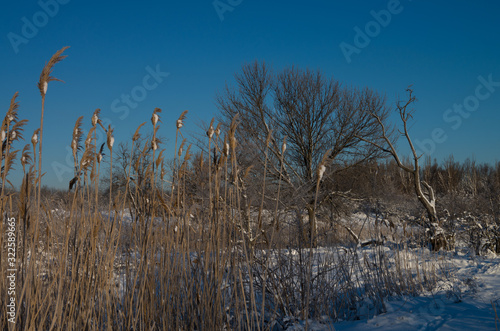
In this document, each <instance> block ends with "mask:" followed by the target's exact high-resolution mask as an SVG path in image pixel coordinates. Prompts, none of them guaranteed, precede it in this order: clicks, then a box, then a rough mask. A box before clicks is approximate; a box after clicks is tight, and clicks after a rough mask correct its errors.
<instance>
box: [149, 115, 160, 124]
mask: <svg viewBox="0 0 500 331" xmlns="http://www.w3.org/2000/svg"><path fill="white" fill-rule="evenodd" d="M159 119H160V118H159V116H158V115H157V114H156V113H153V116H151V123H153V125H156V123H158V120H159Z"/></svg>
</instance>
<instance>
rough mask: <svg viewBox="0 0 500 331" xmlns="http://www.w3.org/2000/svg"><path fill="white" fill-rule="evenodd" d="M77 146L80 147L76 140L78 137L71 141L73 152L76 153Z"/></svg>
mask: <svg viewBox="0 0 500 331" xmlns="http://www.w3.org/2000/svg"><path fill="white" fill-rule="evenodd" d="M77 148H78V142H77V141H76V139H73V140H72V141H71V149H72V150H73V154H76V150H77Z"/></svg>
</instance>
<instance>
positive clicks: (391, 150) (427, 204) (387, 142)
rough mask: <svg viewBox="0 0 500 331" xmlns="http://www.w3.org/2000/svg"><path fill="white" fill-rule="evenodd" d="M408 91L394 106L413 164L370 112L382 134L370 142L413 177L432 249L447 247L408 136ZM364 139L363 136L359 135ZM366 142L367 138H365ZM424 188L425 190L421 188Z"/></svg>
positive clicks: (410, 97)
mask: <svg viewBox="0 0 500 331" xmlns="http://www.w3.org/2000/svg"><path fill="white" fill-rule="evenodd" d="M406 91H407V93H408V100H407V101H406V102H404V103H402V102H398V103H397V105H396V107H397V111H398V113H399V116H400V118H401V122H402V123H403V130H402V131H401V130H400V131H399V133H400V134H401V135H402V136H404V137H405V139H406V141H407V142H408V145H409V146H410V149H411V153H412V157H413V165H410V164H408V163H403V162H401V158H400V156H399V154H398V152H397V151H396V148H395V147H394V141H393V140H392V139H391V138H390V136H389V134H388V131H387V127H386V124H385V123H384V119H382V118H381V117H380V116H379V115H378V114H376V113H373V112H372V113H370V115H371V116H372V117H373V118H375V119H376V120H377V122H378V125H379V127H380V128H381V131H380V132H381V133H382V136H381V138H382V139H383V141H384V143H383V144H380V143H377V142H374V141H371V143H372V144H373V145H374V146H376V147H378V148H379V149H380V150H382V151H384V152H385V153H388V154H389V155H391V156H392V157H393V158H394V160H395V161H396V163H397V165H398V167H399V168H401V169H403V170H404V171H405V172H406V173H409V174H411V175H412V177H413V184H414V190H415V194H416V196H417V199H418V200H419V201H420V203H421V204H422V206H423V207H424V208H425V210H426V211H427V216H428V219H429V221H428V223H427V224H426V226H427V227H428V228H429V229H430V235H431V237H430V242H431V245H432V248H433V250H439V249H440V248H448V246H449V245H448V242H447V237H446V236H445V235H444V232H443V229H442V228H441V227H440V225H441V224H440V220H439V217H438V215H437V212H436V195H435V193H434V190H433V188H432V187H431V186H430V185H429V184H428V183H427V182H426V181H424V180H422V179H421V167H420V164H419V160H420V158H421V157H422V156H423V155H418V154H417V151H416V150H415V147H414V145H413V142H412V140H411V138H410V134H409V132H408V120H409V119H411V118H412V115H413V113H414V110H413V109H408V108H409V106H410V105H411V104H412V103H413V102H415V96H414V95H413V90H412V89H411V88H408V89H406ZM360 138H361V139H363V140H365V138H362V137H360ZM366 141H367V142H368V140H366ZM422 187H423V188H425V191H424V189H423V188H422Z"/></svg>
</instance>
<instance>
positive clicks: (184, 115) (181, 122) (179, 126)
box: [176, 110, 188, 130]
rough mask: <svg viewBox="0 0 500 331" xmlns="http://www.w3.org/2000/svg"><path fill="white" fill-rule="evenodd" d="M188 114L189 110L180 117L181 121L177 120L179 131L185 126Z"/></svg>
mask: <svg viewBox="0 0 500 331" xmlns="http://www.w3.org/2000/svg"><path fill="white" fill-rule="evenodd" d="M187 112H188V111H187V110H185V111H183V112H182V114H181V116H179V119H177V123H176V126H177V130H178V129H180V128H182V126H183V125H184V120H185V119H186V114H187Z"/></svg>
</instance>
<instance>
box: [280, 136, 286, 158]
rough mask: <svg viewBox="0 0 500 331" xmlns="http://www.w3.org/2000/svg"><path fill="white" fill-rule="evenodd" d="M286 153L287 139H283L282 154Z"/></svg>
mask: <svg viewBox="0 0 500 331" xmlns="http://www.w3.org/2000/svg"><path fill="white" fill-rule="evenodd" d="M285 151H286V138H285V139H283V145H281V154H285Z"/></svg>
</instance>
